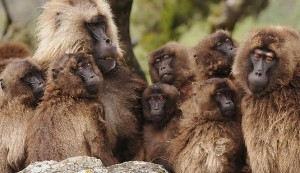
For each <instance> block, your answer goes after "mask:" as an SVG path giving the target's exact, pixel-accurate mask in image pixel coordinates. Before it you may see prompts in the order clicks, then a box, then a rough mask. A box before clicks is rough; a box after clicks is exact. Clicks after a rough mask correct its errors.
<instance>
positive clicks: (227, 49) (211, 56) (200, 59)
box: [193, 30, 237, 77]
mask: <svg viewBox="0 0 300 173" xmlns="http://www.w3.org/2000/svg"><path fill="white" fill-rule="evenodd" d="M193 52H194V53H193V55H194V58H195V61H196V63H197V64H199V65H201V67H200V68H203V69H204V71H203V72H202V73H208V74H209V76H212V77H228V75H229V74H230V73H231V67H232V64H233V59H234V56H235V54H236V52H237V47H236V43H235V42H234V41H233V39H232V38H231V34H230V33H229V32H227V31H224V30H218V31H216V32H214V33H213V34H211V35H210V36H208V37H207V38H204V39H203V40H202V41H201V42H199V43H198V45H196V46H195V47H194V48H193Z"/></svg>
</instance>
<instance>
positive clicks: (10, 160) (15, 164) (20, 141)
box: [0, 59, 40, 173]
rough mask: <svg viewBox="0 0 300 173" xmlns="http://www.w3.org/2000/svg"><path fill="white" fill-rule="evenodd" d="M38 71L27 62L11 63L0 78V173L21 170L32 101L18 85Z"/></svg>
mask: <svg viewBox="0 0 300 173" xmlns="http://www.w3.org/2000/svg"><path fill="white" fill-rule="evenodd" d="M33 68H35V69H40V67H39V66H38V65H37V64H36V63H34V62H33V61H32V60H30V59H23V60H18V61H13V62H12V63H10V64H9V65H8V66H7V67H6V68H5V70H4V71H3V72H2V74H1V77H0V78H1V86H2V87H3V88H4V89H0V172H3V173H8V172H16V171H20V170H22V169H23V168H24V159H25V158H24V153H25V152H24V145H25V138H26V129H27V125H28V120H29V119H30V118H31V117H32V116H33V114H34V110H35V107H36V100H35V97H34V95H33V93H32V90H31V89H30V88H29V87H28V86H27V85H25V84H24V83H23V82H21V81H20V79H21V78H22V77H24V76H25V74H26V73H28V71H29V70H32V69H33Z"/></svg>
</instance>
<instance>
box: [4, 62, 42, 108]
mask: <svg viewBox="0 0 300 173" xmlns="http://www.w3.org/2000/svg"><path fill="white" fill-rule="evenodd" d="M0 82H1V89H2V92H3V93H2V94H3V95H4V97H7V98H8V99H13V98H14V97H19V98H23V99H24V101H25V100H27V101H28V102H37V101H39V99H40V98H41V97H42V96H43V94H44V86H45V81H44V77H43V73H42V71H41V70H40V68H39V67H38V66H37V65H36V64H34V63H33V62H31V61H29V60H27V59H24V60H16V61H14V62H12V63H10V64H9V65H8V66H7V67H6V68H5V70H4V71H3V72H2V74H1V77H0Z"/></svg>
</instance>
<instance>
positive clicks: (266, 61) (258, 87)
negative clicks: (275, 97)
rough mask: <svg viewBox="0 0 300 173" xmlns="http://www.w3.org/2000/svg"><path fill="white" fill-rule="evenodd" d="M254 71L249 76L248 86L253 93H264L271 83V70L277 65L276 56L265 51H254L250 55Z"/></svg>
mask: <svg viewBox="0 0 300 173" xmlns="http://www.w3.org/2000/svg"><path fill="white" fill-rule="evenodd" d="M250 63H251V64H252V65H253V70H252V71H251V72H250V73H249V74H248V85H249V88H250V90H251V92H253V93H259V92H261V91H263V90H264V89H265V88H266V87H267V85H268V82H269V75H270V70H271V69H272V68H273V67H274V66H275V65H276V63H277V60H276V59H275V54H274V53H273V52H271V51H268V50H264V49H254V50H253V52H251V53H250Z"/></svg>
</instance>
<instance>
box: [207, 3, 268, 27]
mask: <svg viewBox="0 0 300 173" xmlns="http://www.w3.org/2000/svg"><path fill="white" fill-rule="evenodd" d="M268 4H269V0H251V1H250V0H226V1H225V2H224V3H223V4H222V7H221V13H219V14H218V15H215V16H211V18H210V19H211V23H212V26H211V32H214V31H215V30H216V29H228V30H229V31H232V30H233V29H234V26H235V24H236V23H237V22H238V21H239V20H241V19H242V18H243V17H245V16H248V15H256V16H257V15H258V14H259V13H260V12H261V11H262V10H263V9H265V8H266V7H267V6H268Z"/></svg>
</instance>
